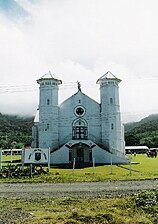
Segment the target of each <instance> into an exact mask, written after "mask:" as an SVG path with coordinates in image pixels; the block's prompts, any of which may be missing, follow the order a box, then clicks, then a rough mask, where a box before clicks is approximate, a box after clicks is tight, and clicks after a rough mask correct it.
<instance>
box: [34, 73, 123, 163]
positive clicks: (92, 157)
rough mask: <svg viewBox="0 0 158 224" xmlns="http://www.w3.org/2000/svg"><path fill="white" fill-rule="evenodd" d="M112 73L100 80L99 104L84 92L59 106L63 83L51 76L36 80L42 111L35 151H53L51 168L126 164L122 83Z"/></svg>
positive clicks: (39, 115)
mask: <svg viewBox="0 0 158 224" xmlns="http://www.w3.org/2000/svg"><path fill="white" fill-rule="evenodd" d="M120 82H121V80H120V79H118V78H117V77H116V76H114V75H113V74H112V73H111V72H107V73H106V74H105V75H103V76H102V77H100V78H99V79H98V80H97V84H99V85H100V103H98V102H96V101H95V100H93V99H91V98H90V97H89V96H87V95H86V94H84V93H83V92H82V90H81V85H80V83H79V82H78V89H77V92H76V93H75V94H74V95H72V96H70V97H69V98H68V99H66V100H65V101H64V102H63V103H61V104H59V103H58V91H59V85H60V84H62V81H61V80H60V79H58V78H56V77H55V76H54V75H52V74H51V73H50V72H49V73H48V74H45V75H44V76H42V77H41V78H40V79H38V80H37V83H38V84H39V85H40V87H39V92H40V93H39V107H38V110H37V114H36V116H35V119H34V125H33V127H32V148H50V151H51V154H50V162H51V164H71V163H73V161H75V162H76V163H78V164H91V163H93V162H94V161H95V163H96V164H108V163H110V162H111V161H112V162H113V163H126V162H127V160H126V158H125V144H124V129H123V125H122V124H121V114H120V104H119V83H120Z"/></svg>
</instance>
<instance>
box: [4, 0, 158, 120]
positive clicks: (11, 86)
mask: <svg viewBox="0 0 158 224" xmlns="http://www.w3.org/2000/svg"><path fill="white" fill-rule="evenodd" d="M157 9H158V1H157V0H0V112H1V113H7V114H20V115H23V114H24V115H34V114H35V113H36V109H37V106H38V84H37V83H36V80H37V79H38V78H40V77H41V76H42V75H44V74H45V73H47V72H49V71H51V72H52V73H53V74H55V75H56V76H58V77H59V78H60V79H62V81H63V84H62V85H61V86H60V95H59V100H60V102H62V101H63V100H64V99H66V98H67V97H69V96H71V95H72V94H74V93H75V92H76V91H77V84H76V82H77V81H80V82H81V86H82V91H83V92H84V93H85V94H87V95H89V96H90V97H92V98H93V99H95V100H96V101H98V102H99V86H98V85H97V84H96V81H97V79H98V78H99V77H101V76H102V75H104V74H105V73H106V72H107V71H111V72H112V73H113V74H114V75H115V76H117V77H118V78H120V79H122V82H121V83H120V105H121V112H122V121H123V122H129V121H138V120H140V119H141V118H143V117H145V116H148V115H149V114H153V113H158V43H157V42H158V13H157Z"/></svg>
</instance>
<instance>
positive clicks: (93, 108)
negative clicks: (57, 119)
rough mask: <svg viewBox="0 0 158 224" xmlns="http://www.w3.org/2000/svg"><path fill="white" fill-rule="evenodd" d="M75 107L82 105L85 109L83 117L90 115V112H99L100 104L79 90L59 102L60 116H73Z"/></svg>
mask: <svg viewBox="0 0 158 224" xmlns="http://www.w3.org/2000/svg"><path fill="white" fill-rule="evenodd" d="M77 107H83V108H84V109H85V117H87V116H91V115H92V114H98V115H99V114H100V104H99V103H97V102H96V101H95V100H93V99H91V98H90V97H89V96H87V95H85V94H84V93H82V92H81V91H78V92H77V93H75V94H74V95H72V96H71V97H69V98H68V99H67V100H65V101H64V102H63V103H62V104H60V106H59V110H60V116H62V117H63V115H64V117H74V116H75V109H76V108H77ZM99 116H100V115H99Z"/></svg>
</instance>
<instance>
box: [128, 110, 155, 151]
mask: <svg viewBox="0 0 158 224" xmlns="http://www.w3.org/2000/svg"><path fill="white" fill-rule="evenodd" d="M124 126H125V141H126V145H146V146H148V147H150V148H152V147H158V114H152V115H149V116H148V117H146V118H144V119H142V120H141V121H139V122H133V123H127V124H125V125H124Z"/></svg>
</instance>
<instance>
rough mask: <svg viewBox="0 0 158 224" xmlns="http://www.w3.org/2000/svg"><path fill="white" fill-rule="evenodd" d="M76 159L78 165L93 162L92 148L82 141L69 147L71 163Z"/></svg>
mask: <svg viewBox="0 0 158 224" xmlns="http://www.w3.org/2000/svg"><path fill="white" fill-rule="evenodd" d="M74 159H75V164H76V166H77V167H81V166H85V165H89V164H91V163H92V149H91V148H89V147H88V146H87V145H86V144H84V143H82V142H80V143H77V144H75V145H74V146H73V147H72V148H71V149H69V163H73V161H74Z"/></svg>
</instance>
